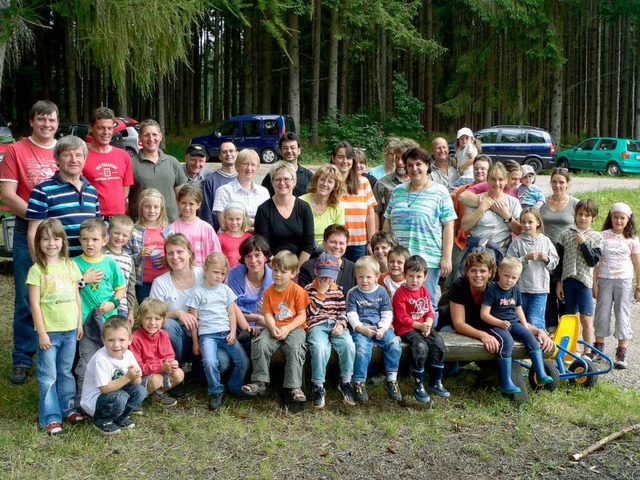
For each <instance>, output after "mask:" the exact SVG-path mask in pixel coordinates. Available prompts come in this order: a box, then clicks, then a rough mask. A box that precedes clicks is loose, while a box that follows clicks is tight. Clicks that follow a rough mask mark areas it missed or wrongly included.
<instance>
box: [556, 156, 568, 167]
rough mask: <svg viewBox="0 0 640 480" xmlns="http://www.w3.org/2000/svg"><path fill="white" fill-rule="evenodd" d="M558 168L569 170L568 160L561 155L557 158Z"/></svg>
mask: <svg viewBox="0 0 640 480" xmlns="http://www.w3.org/2000/svg"><path fill="white" fill-rule="evenodd" d="M558 168H566V169H567V170H569V162H568V161H567V159H566V158H564V157H562V158H559V159H558Z"/></svg>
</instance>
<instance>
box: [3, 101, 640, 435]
mask: <svg viewBox="0 0 640 480" xmlns="http://www.w3.org/2000/svg"><path fill="white" fill-rule="evenodd" d="M113 119H114V114H113V112H112V111H111V110H109V109H107V108H98V109H96V110H95V111H94V113H93V115H92V119H91V123H90V133H91V141H90V142H89V143H88V144H85V142H84V141H83V140H81V139H78V138H76V137H73V136H69V137H64V138H62V139H60V140H58V141H57V142H56V141H55V139H54V134H55V131H56V129H57V125H58V110H57V107H56V106H55V105H54V104H53V103H51V102H48V101H40V102H37V103H36V104H35V105H34V106H33V108H32V111H31V115H30V122H31V127H32V135H31V136H30V137H28V138H25V139H23V140H21V141H19V142H17V143H16V144H14V145H13V146H12V147H10V148H9V150H8V151H7V153H6V155H5V159H4V162H3V163H2V166H1V167H0V185H1V187H2V197H3V200H4V202H5V204H6V205H8V206H9V208H10V209H11V211H12V212H13V213H14V214H15V215H16V227H15V230H14V269H15V283H16V300H15V307H16V308H15V316H14V351H13V372H12V377H11V380H12V382H13V383H16V384H21V383H24V382H26V380H27V377H28V372H29V369H30V367H31V364H32V361H33V360H32V359H33V355H34V354H35V353H36V352H37V353H38V355H37V379H38V387H39V399H40V400H39V423H40V425H41V426H42V427H44V428H46V429H47V431H48V432H50V433H51V434H56V433H59V432H60V431H61V430H62V421H63V420H65V421H69V422H80V421H83V419H84V415H86V414H88V415H90V416H91V417H93V423H94V425H95V427H96V428H98V429H99V430H100V431H101V433H103V434H113V433H118V432H119V431H121V430H122V429H123V428H130V427H133V426H134V425H135V423H134V422H133V420H132V419H131V417H130V415H132V414H135V413H139V412H140V411H141V405H142V402H143V400H144V399H145V398H146V397H147V396H151V397H152V398H153V399H154V400H155V401H157V402H159V403H160V404H162V405H165V406H173V405H175V404H176V397H180V396H183V395H184V378H185V370H188V369H191V370H192V371H193V372H194V373H195V374H197V373H198V372H199V373H201V374H203V375H204V376H206V379H207V384H208V394H209V396H210V398H209V402H208V407H209V408H210V409H212V410H215V409H217V408H219V407H220V405H221V404H222V401H223V392H224V391H225V389H226V390H227V391H228V392H230V393H232V394H234V395H238V396H241V397H254V396H257V395H262V394H264V392H265V391H266V388H267V385H268V384H269V382H270V376H269V368H270V363H271V359H272V357H273V355H274V353H275V352H276V351H277V350H278V349H282V350H283V352H284V355H285V367H284V370H285V376H284V384H283V386H284V388H285V391H286V392H287V395H288V397H289V400H290V401H291V402H294V403H295V402H297V403H301V402H305V401H306V395H305V393H304V392H303V391H302V373H303V366H304V363H305V359H306V355H307V349H308V351H309V354H310V357H311V360H310V362H311V380H312V383H313V387H312V391H311V396H312V405H313V407H315V408H323V407H324V405H325V395H326V392H325V386H324V384H325V380H326V379H325V377H326V369H327V363H328V361H329V357H330V353H331V348H333V349H335V350H336V352H337V353H338V356H339V366H340V381H339V383H338V390H339V392H340V394H341V396H342V399H343V402H344V403H345V404H347V405H350V406H353V405H355V403H356V402H364V401H367V399H368V394H367V390H366V379H367V375H368V370H369V363H370V360H371V357H372V347H373V345H374V344H376V345H378V347H380V348H381V350H382V352H383V360H384V366H385V370H386V380H387V383H386V390H387V393H388V395H389V397H390V398H391V399H393V400H395V401H397V400H400V399H401V398H402V394H401V392H400V388H399V385H398V382H397V374H398V369H399V362H400V356H401V353H402V346H401V342H406V343H407V344H408V345H409V350H410V357H411V373H412V376H413V379H414V384H413V395H414V397H415V399H416V400H417V401H419V402H429V401H430V394H435V395H439V396H443V397H447V396H449V395H450V393H449V391H448V390H447V389H446V388H445V387H444V386H443V384H442V378H443V371H444V360H445V345H444V342H443V340H442V338H441V336H440V335H439V334H438V330H446V329H455V331H457V332H458V333H461V334H464V335H468V336H471V337H474V338H477V339H479V340H480V341H482V342H483V344H484V345H485V347H486V348H487V349H488V350H489V351H490V352H493V353H496V354H497V356H498V359H499V361H498V365H499V371H500V372H501V376H500V378H501V381H500V386H501V388H502V390H503V391H504V392H506V393H511V394H512V393H517V392H518V391H519V390H518V387H517V386H515V385H514V384H513V383H512V382H511V377H510V369H511V349H512V348H513V340H514V339H516V340H521V341H522V342H523V343H524V344H525V346H526V348H527V350H528V351H529V353H530V356H531V360H532V365H533V368H534V371H535V372H536V376H537V379H538V382H539V383H541V384H544V383H547V382H550V381H551V378H550V377H548V376H547V375H546V373H545V371H544V366H543V362H542V352H543V351H549V350H551V349H552V348H554V344H553V341H552V340H551V339H550V337H549V336H548V334H547V332H548V331H552V330H553V329H554V328H555V326H556V325H557V318H558V305H559V303H560V301H564V304H565V311H566V312H569V313H580V316H581V321H582V326H583V335H584V338H585V339H586V340H587V341H589V342H594V341H595V347H596V348H595V352H594V353H592V352H589V351H588V349H587V350H586V351H585V352H583V353H584V354H585V355H592V356H593V358H594V360H596V359H597V355H598V352H602V351H603V349H604V343H603V342H604V339H605V338H606V337H607V336H609V335H610V328H611V326H610V323H611V322H610V321H609V318H610V311H611V308H612V304H615V312H616V317H617V322H616V330H615V336H616V338H617V339H618V340H619V345H618V349H617V353H616V366H618V367H619V368H625V367H626V346H627V344H628V341H629V339H630V338H631V336H632V332H631V328H630V324H629V318H628V317H629V301H630V295H631V290H632V289H633V279H634V278H636V280H637V279H638V278H637V277H638V276H640V268H638V267H639V266H640V265H639V264H638V259H639V258H640V257H639V256H638V255H639V254H640V243H639V242H638V239H637V237H636V235H635V222H634V216H633V214H632V212H631V210H630V209H629V207H628V206H627V205H626V204H615V205H614V206H613V207H612V208H611V212H610V214H609V216H608V218H607V224H606V225H605V229H606V230H605V232H603V233H602V234H600V233H598V232H595V231H594V230H593V229H591V222H592V221H593V220H594V218H595V217H596V216H597V205H595V202H593V200H582V201H580V202H578V201H577V200H576V199H574V198H573V197H571V196H569V195H568V193H567V190H568V187H569V185H570V181H571V180H570V177H569V175H568V173H567V172H566V171H564V170H561V169H556V170H554V172H553V175H552V189H553V194H552V195H551V196H549V197H547V198H544V196H542V197H541V195H540V192H539V191H538V190H539V189H538V188H537V187H535V185H534V183H535V172H533V171H532V169H530V168H529V169H527V168H526V166H524V167H521V166H520V165H519V164H517V162H505V164H502V163H496V164H492V161H491V159H490V158H489V157H486V156H483V155H481V154H479V151H480V149H481V147H480V146H479V145H478V147H479V148H478V147H476V146H475V145H476V143H477V142H475V141H474V139H473V133H472V132H471V131H470V130H469V129H466V128H463V129H461V130H460V131H459V132H458V142H457V144H458V147H459V148H458V151H457V152H456V155H455V157H454V159H453V161H452V160H451V159H450V157H449V147H448V144H447V142H446V140H445V139H443V138H436V139H435V140H434V141H433V142H432V151H431V154H430V153H428V152H427V151H425V150H424V149H422V148H420V147H419V146H418V144H417V143H416V142H415V141H413V140H409V139H396V138H394V139H390V140H389V142H388V145H387V147H386V151H385V155H386V161H385V164H384V165H382V166H380V167H376V168H373V169H371V170H370V171H369V172H368V173H367V172H366V157H365V156H364V153H363V152H361V151H358V150H357V149H354V148H353V147H352V146H351V145H350V144H349V143H347V142H340V143H339V144H338V145H337V146H336V147H335V149H334V150H333V153H332V155H331V159H330V162H329V163H328V164H327V165H323V166H321V167H320V168H318V169H317V171H316V172H315V173H312V172H311V171H310V170H308V169H306V168H304V167H302V166H301V165H300V164H299V162H298V160H299V157H300V154H301V147H300V142H299V140H298V138H297V137H296V136H295V134H292V133H287V134H286V135H284V136H283V137H282V139H281V140H280V150H281V154H282V158H283V159H282V160H281V161H280V162H278V163H276V164H275V165H274V166H273V167H272V168H271V171H270V173H269V175H268V176H267V177H265V179H264V181H263V182H262V184H261V185H258V184H257V183H256V182H255V180H254V176H255V174H256V172H257V168H258V165H259V158H258V155H257V154H256V153H255V152H254V151H252V150H243V151H241V152H237V150H236V148H235V146H234V145H233V143H231V142H226V143H223V144H222V145H221V147H220V153H219V157H220V161H221V166H220V168H219V169H217V170H215V171H210V170H208V169H206V168H204V164H205V162H206V160H208V158H209V155H208V152H207V150H206V148H205V147H203V146H202V145H197V144H194V145H190V146H189V147H188V150H187V154H186V159H185V162H184V163H180V162H178V161H177V160H176V159H175V158H173V157H171V156H169V155H167V154H165V153H164V152H163V151H162V150H161V149H160V148H159V146H160V142H161V140H162V132H161V130H160V127H159V125H158V124H157V123H156V122H155V121H153V120H146V121H144V122H142V123H141V128H140V137H141V142H142V149H141V151H140V153H139V154H138V155H137V156H136V157H134V158H130V157H129V156H128V154H127V153H126V152H124V151H121V150H120V149H117V148H115V147H112V146H111V145H110V144H109V142H110V140H111V136H112V134H113V124H114V123H113ZM471 147H473V148H471ZM456 162H457V163H456ZM469 172H471V175H472V178H471V177H469ZM601 259H602V260H601ZM596 266H597V267H596ZM594 267H596V268H597V273H596V275H595V278H596V279H597V281H596V283H595V284H594V283H593V278H594V275H593V268H594ZM496 276H497V281H496V282H495V283H494V282H492V280H493V279H494V278H495V277H496ZM439 284H440V286H441V287H442V288H444V289H448V290H449V294H448V298H449V302H448V305H445V307H444V308H440V309H439V308H437V306H436V303H437V302H436V300H437V298H438V297H437V295H438V285H439ZM592 295H593V296H597V297H598V300H599V301H598V308H597V310H596V320H595V333H594V329H593V320H592V315H593V301H592V298H591V297H592ZM635 295H636V298H637V299H638V298H640V289H636V290H635ZM136 306H138V308H137V309H136ZM134 325H136V326H137V328H136V330H135V331H134V332H133V333H132V327H133V326H134ZM594 335H595V337H594ZM76 349H77V351H78V356H79V359H78V362H77V365H76V369H75V372H74V373H75V377H74V375H73V373H72V371H71V370H72V365H73V361H74V356H75V352H76ZM249 370H251V375H250V381H249V382H248V383H246V382H245V380H246V377H247V375H248V372H249ZM225 372H227V374H228V377H225V376H223V374H224V373H225ZM425 373H428V382H426V381H425ZM224 378H228V380H227V382H226V386H225V384H224V380H223V379H224ZM425 385H426V387H425ZM168 392H170V393H168Z"/></svg>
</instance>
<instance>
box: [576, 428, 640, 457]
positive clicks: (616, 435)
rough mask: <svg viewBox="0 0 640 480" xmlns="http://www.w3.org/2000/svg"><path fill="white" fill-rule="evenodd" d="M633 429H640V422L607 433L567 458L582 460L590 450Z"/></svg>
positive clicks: (592, 450)
mask: <svg viewBox="0 0 640 480" xmlns="http://www.w3.org/2000/svg"><path fill="white" fill-rule="evenodd" d="M634 430H640V423H637V424H635V425H631V426H630V427H626V428H623V429H622V430H618V431H617V432H614V433H612V434H611V435H607V436H606V437H604V438H601V439H600V440H598V441H597V442H596V443H594V444H593V445H591V446H589V447H587V448H585V449H584V450H583V451H581V452H580V453H574V454H573V455H572V454H569V460H573V461H574V462H577V461H579V460H582V459H583V458H584V457H586V456H587V455H589V454H590V453H592V452H595V451H596V450H598V449H599V448H602V447H603V446H605V445H606V444H607V443H609V442H610V441H612V440H615V439H616V438H618V437H621V436H622V435H624V434H625V433H629V432H632V431H634Z"/></svg>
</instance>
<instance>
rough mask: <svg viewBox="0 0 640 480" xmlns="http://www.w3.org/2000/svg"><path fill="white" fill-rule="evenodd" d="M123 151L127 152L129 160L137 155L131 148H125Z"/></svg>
mask: <svg viewBox="0 0 640 480" xmlns="http://www.w3.org/2000/svg"><path fill="white" fill-rule="evenodd" d="M125 150H126V151H127V153H128V154H129V156H130V157H131V158H133V157H135V156H136V155H137V153H136V151H135V150H134V149H133V148H131V147H127V148H125Z"/></svg>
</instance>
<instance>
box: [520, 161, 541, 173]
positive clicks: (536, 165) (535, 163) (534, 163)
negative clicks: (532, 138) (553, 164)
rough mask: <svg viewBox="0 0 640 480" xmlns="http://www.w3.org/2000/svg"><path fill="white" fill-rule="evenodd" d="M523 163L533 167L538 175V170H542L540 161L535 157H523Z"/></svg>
mask: <svg viewBox="0 0 640 480" xmlns="http://www.w3.org/2000/svg"><path fill="white" fill-rule="evenodd" d="M524 164H525V165H529V166H530V167H531V168H533V170H534V171H535V172H536V175H540V172H542V162H541V161H540V160H539V159H537V158H527V159H525V161H524Z"/></svg>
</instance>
